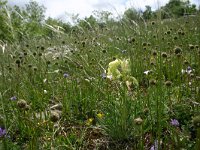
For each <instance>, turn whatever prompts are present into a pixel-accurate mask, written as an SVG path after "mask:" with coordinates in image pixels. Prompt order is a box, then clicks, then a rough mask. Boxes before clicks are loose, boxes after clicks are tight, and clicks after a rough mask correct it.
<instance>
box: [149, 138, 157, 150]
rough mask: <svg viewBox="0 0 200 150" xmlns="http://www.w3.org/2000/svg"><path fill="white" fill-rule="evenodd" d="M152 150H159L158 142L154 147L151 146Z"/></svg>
mask: <svg viewBox="0 0 200 150" xmlns="http://www.w3.org/2000/svg"><path fill="white" fill-rule="evenodd" d="M150 150H158V140H155V142H154V145H152V146H151V148H150Z"/></svg>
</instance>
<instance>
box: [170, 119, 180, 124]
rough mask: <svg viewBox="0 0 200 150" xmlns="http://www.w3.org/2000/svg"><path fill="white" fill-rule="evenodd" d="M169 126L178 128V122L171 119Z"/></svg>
mask: <svg viewBox="0 0 200 150" xmlns="http://www.w3.org/2000/svg"><path fill="white" fill-rule="evenodd" d="M170 124H171V125H172V126H179V122H178V120H176V119H171V122H170Z"/></svg>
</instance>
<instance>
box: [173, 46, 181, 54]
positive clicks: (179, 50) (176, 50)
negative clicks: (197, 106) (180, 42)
mask: <svg viewBox="0 0 200 150" xmlns="http://www.w3.org/2000/svg"><path fill="white" fill-rule="evenodd" d="M174 53H175V54H180V53H182V49H181V48H180V47H175V48H174Z"/></svg>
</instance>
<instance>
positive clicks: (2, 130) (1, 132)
mask: <svg viewBox="0 0 200 150" xmlns="http://www.w3.org/2000/svg"><path fill="white" fill-rule="evenodd" d="M5 135H6V129H3V128H0V138H1V137H3V136H5Z"/></svg>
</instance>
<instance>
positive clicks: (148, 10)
mask: <svg viewBox="0 0 200 150" xmlns="http://www.w3.org/2000/svg"><path fill="white" fill-rule="evenodd" d="M145 7H146V9H145V11H144V12H143V17H144V19H146V20H147V19H151V17H152V10H151V6H148V5H147V6H145Z"/></svg>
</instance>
